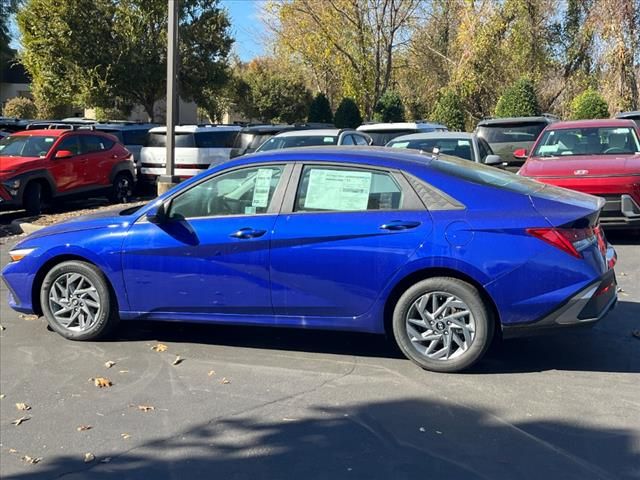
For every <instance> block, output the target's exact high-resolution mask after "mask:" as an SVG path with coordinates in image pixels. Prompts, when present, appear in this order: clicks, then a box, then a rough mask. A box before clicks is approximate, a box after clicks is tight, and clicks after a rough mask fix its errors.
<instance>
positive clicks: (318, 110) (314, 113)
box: [307, 93, 333, 123]
mask: <svg viewBox="0 0 640 480" xmlns="http://www.w3.org/2000/svg"><path fill="white" fill-rule="evenodd" d="M307 121H308V122H316V123H332V122H333V113H331V105H329V100H328V99H327V97H326V96H325V94H324V93H318V94H317V95H316V96H315V97H314V98H313V101H312V102H311V105H309V115H308V116H307Z"/></svg>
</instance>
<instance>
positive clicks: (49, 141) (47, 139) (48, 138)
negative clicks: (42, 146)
mask: <svg viewBox="0 0 640 480" xmlns="http://www.w3.org/2000/svg"><path fill="white" fill-rule="evenodd" d="M54 140H55V138H51V137H45V139H44V141H45V142H46V143H53V141H54Z"/></svg>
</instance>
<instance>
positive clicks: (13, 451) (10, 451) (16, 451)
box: [9, 448, 18, 453]
mask: <svg viewBox="0 0 640 480" xmlns="http://www.w3.org/2000/svg"><path fill="white" fill-rule="evenodd" d="M9 453H18V450H16V449H15V448H10V449H9Z"/></svg>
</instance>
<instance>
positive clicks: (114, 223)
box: [25, 210, 132, 240]
mask: <svg viewBox="0 0 640 480" xmlns="http://www.w3.org/2000/svg"><path fill="white" fill-rule="evenodd" d="M131 220H132V219H131V217H130V216H126V215H125V216H123V215H119V211H118V210H116V211H113V210H111V211H108V212H99V213H94V214H90V215H83V216H81V217H76V218H72V219H70V220H66V221H64V222H60V223H55V224H53V225H50V226H48V227H45V228H42V229H40V230H38V231H36V232H34V233H32V234H31V235H29V236H28V237H27V238H26V239H25V240H33V239H35V238H40V237H47V236H50V235H58V234H62V233H71V232H80V231H85V230H95V229H99V228H113V229H121V228H128V226H129V225H130V223H131Z"/></svg>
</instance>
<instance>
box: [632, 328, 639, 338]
mask: <svg viewBox="0 0 640 480" xmlns="http://www.w3.org/2000/svg"><path fill="white" fill-rule="evenodd" d="M631 336H633V337H636V338H640V330H634V331H633V332H631Z"/></svg>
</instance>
